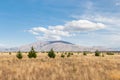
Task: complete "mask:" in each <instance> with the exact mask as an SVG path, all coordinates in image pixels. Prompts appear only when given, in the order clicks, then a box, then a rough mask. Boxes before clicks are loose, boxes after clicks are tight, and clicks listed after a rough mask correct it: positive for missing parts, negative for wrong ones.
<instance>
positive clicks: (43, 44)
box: [0, 40, 111, 52]
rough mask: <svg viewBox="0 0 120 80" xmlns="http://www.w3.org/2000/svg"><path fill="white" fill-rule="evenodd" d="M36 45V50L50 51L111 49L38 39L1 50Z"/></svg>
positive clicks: (10, 50) (26, 49) (7, 50)
mask: <svg viewBox="0 0 120 80" xmlns="http://www.w3.org/2000/svg"><path fill="white" fill-rule="evenodd" d="M32 46H33V47H34V48H35V50H36V51H49V50H50V49H51V48H53V49H54V50H55V51H95V50H100V51H109V50H111V49H110V48H105V47H101V46H93V47H87V46H80V45H76V44H73V43H70V42H67V41H61V40H59V41H37V42H33V43H30V44H26V45H22V46H20V47H14V48H4V49H3V48H0V51H6V52H12V51H19V50H20V51H25V52H28V51H29V50H30V49H31V47H32Z"/></svg>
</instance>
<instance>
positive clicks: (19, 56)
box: [16, 51, 23, 59]
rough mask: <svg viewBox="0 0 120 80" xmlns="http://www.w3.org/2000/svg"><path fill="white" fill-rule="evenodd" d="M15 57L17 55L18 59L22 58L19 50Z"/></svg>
mask: <svg viewBox="0 0 120 80" xmlns="http://www.w3.org/2000/svg"><path fill="white" fill-rule="evenodd" d="M16 57H17V58H18V59H22V58H23V56H22V53H21V51H18V52H17V55H16Z"/></svg>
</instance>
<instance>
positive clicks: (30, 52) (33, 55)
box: [28, 47, 37, 58]
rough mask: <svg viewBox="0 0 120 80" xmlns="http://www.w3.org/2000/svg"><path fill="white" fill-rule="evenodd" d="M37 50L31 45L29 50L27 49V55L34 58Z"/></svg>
mask: <svg viewBox="0 0 120 80" xmlns="http://www.w3.org/2000/svg"><path fill="white" fill-rule="evenodd" d="M36 53H37V52H36V51H35V50H34V48H33V47H31V50H30V51H29V53H28V57H29V58H36V57H37V54H36Z"/></svg>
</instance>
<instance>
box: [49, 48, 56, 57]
mask: <svg viewBox="0 0 120 80" xmlns="http://www.w3.org/2000/svg"><path fill="white" fill-rule="evenodd" d="M55 56H56V55H55V52H54V50H53V49H51V50H50V51H49V52H48V57H50V58H55Z"/></svg>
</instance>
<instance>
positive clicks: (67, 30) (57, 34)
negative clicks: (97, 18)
mask: <svg viewBox="0 0 120 80" xmlns="http://www.w3.org/2000/svg"><path fill="white" fill-rule="evenodd" d="M105 27H106V25H104V24H103V23H97V22H92V21H88V20H73V21H69V22H66V23H65V24H64V25H56V26H48V27H47V28H45V27H34V28H32V29H30V30H29V32H30V33H32V34H34V35H37V36H36V38H37V39H40V40H41V39H44V40H61V39H62V37H70V36H73V35H75V33H76V32H83V31H94V30H99V29H104V28H105Z"/></svg>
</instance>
